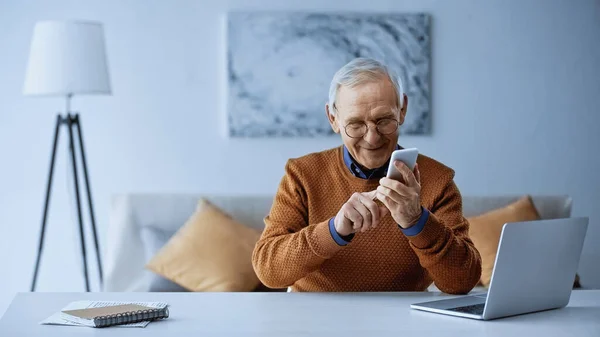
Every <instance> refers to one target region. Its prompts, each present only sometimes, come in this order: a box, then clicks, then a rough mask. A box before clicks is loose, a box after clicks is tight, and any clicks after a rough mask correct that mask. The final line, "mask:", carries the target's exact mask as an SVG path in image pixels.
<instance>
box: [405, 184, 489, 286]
mask: <svg viewBox="0 0 600 337" xmlns="http://www.w3.org/2000/svg"><path fill="white" fill-rule="evenodd" d="M468 233H469V223H468V222H467V220H466V219H465V218H464V216H463V213H462V197H461V195H460V192H459V190H458V187H457V186H456V184H455V183H454V180H453V175H452V177H451V178H450V179H449V180H448V182H447V183H446V184H445V188H444V189H443V190H442V192H441V195H440V197H439V198H438V199H437V200H436V202H435V203H434V205H433V207H432V209H431V210H430V214H429V217H428V219H427V222H426V223H425V225H424V226H423V229H422V231H421V232H420V233H418V234H417V235H414V236H407V238H408V240H409V241H410V244H411V247H412V248H413V250H414V251H415V253H416V254H417V256H418V257H419V261H420V263H421V265H422V266H423V268H425V269H427V271H428V272H429V274H430V275H431V277H432V278H433V281H434V282H435V285H436V286H437V287H438V288H439V289H440V290H441V291H443V292H445V293H449V294H466V293H468V292H469V291H471V290H472V289H473V287H475V285H476V284H477V282H478V281H479V278H480V276H481V257H480V255H479V252H478V251H477V249H476V248H475V246H474V245H473V242H472V241H471V239H470V238H469V235H468Z"/></svg>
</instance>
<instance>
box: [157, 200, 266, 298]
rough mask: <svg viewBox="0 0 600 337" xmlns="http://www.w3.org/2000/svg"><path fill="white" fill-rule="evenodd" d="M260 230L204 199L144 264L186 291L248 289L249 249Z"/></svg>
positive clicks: (251, 279) (252, 280)
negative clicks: (241, 221) (242, 222)
mask: <svg viewBox="0 0 600 337" xmlns="http://www.w3.org/2000/svg"><path fill="white" fill-rule="evenodd" d="M259 237H260V231H258V230H256V229H253V228H250V227H248V226H246V225H244V224H241V223H240V222H238V221H236V220H235V219H233V218H232V217H231V216H229V215H228V214H226V213H224V212H223V211H221V210H220V209H219V208H218V207H216V206H215V205H213V204H211V203H210V202H208V201H207V200H205V199H201V200H200V201H199V202H198V205H197V208H196V211H195V212H194V214H192V216H191V217H190V218H189V219H188V220H187V221H186V223H185V224H184V225H183V226H182V227H181V228H180V229H179V230H178V231H177V232H176V233H175V234H174V235H173V236H172V237H171V238H170V239H169V241H168V242H167V244H166V245H165V246H164V247H163V248H162V249H160V251H159V252H158V253H157V254H156V255H155V256H154V257H153V258H152V259H151V260H150V262H149V263H148V264H147V265H146V267H147V268H148V269H150V270H152V271H153V272H155V273H157V274H159V275H162V276H163V277H165V278H167V279H169V280H171V281H173V282H175V283H177V284H179V285H181V286H182V287H184V288H186V289H188V290H190V291H252V290H254V289H255V288H256V287H257V286H258V285H259V284H260V282H259V280H258V277H257V276H256V273H255V272H254V269H253V267H252V262H251V258H252V251H253V249H254V245H255V243H256V242H257V241H258V239H259Z"/></svg>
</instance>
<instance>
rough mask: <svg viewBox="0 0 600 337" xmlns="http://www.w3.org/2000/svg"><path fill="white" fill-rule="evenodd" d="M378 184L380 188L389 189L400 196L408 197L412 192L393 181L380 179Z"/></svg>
mask: <svg viewBox="0 0 600 337" xmlns="http://www.w3.org/2000/svg"><path fill="white" fill-rule="evenodd" d="M379 184H380V186H383V187H386V188H389V189H390V190H392V191H395V192H396V193H398V194H400V195H402V196H406V197H409V196H410V195H411V194H412V191H411V189H410V188H409V187H407V186H406V185H404V184H403V183H401V182H399V181H397V180H394V179H390V178H381V179H380V180H379Z"/></svg>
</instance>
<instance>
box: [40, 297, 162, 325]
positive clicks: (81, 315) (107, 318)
mask: <svg viewBox="0 0 600 337" xmlns="http://www.w3.org/2000/svg"><path fill="white" fill-rule="evenodd" d="M168 307H169V306H168V304H167V303H162V302H110V301H77V302H72V303H70V304H69V305H68V306H66V307H65V308H63V309H62V310H61V311H60V312H57V313H55V314H54V315H52V316H50V317H48V318H47V319H45V320H43V321H42V322H40V324H52V325H72V326H88V327H95V328H101V327H108V326H118V327H142V328H143V327H146V326H147V325H148V324H149V323H150V322H151V321H154V320H159V319H165V318H168V317H169V309H168Z"/></svg>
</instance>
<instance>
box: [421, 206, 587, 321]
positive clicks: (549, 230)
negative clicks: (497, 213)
mask: <svg viewBox="0 0 600 337" xmlns="http://www.w3.org/2000/svg"><path fill="white" fill-rule="evenodd" d="M588 221H589V219H588V218H587V217H582V218H567V219H554V220H537V221H527V222H515V223H506V224H504V226H503V227H502V234H501V235H500V244H499V245H498V253H497V255H496V262H495V264H494V270H493V272H492V279H491V282H490V286H489V288H488V292H487V294H481V295H469V296H461V297H455V298H452V299H447V300H437V301H430V302H423V303H415V304H412V305H411V306H410V307H411V308H413V309H417V310H424V311H429V312H434V313H439V314H446V315H453V316H460V317H467V318H474V319H481V320H489V319H495V318H500V317H507V316H514V315H520V314H526V313H531V312H537V311H543V310H550V309H557V308H562V307H565V306H566V305H567V304H568V303H569V299H570V297H571V290H572V288H573V281H574V280H575V273H576V272H577V267H578V265H579V258H580V256H581V250H582V248H583V241H584V238H585V234H586V232H587V227H588Z"/></svg>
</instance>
